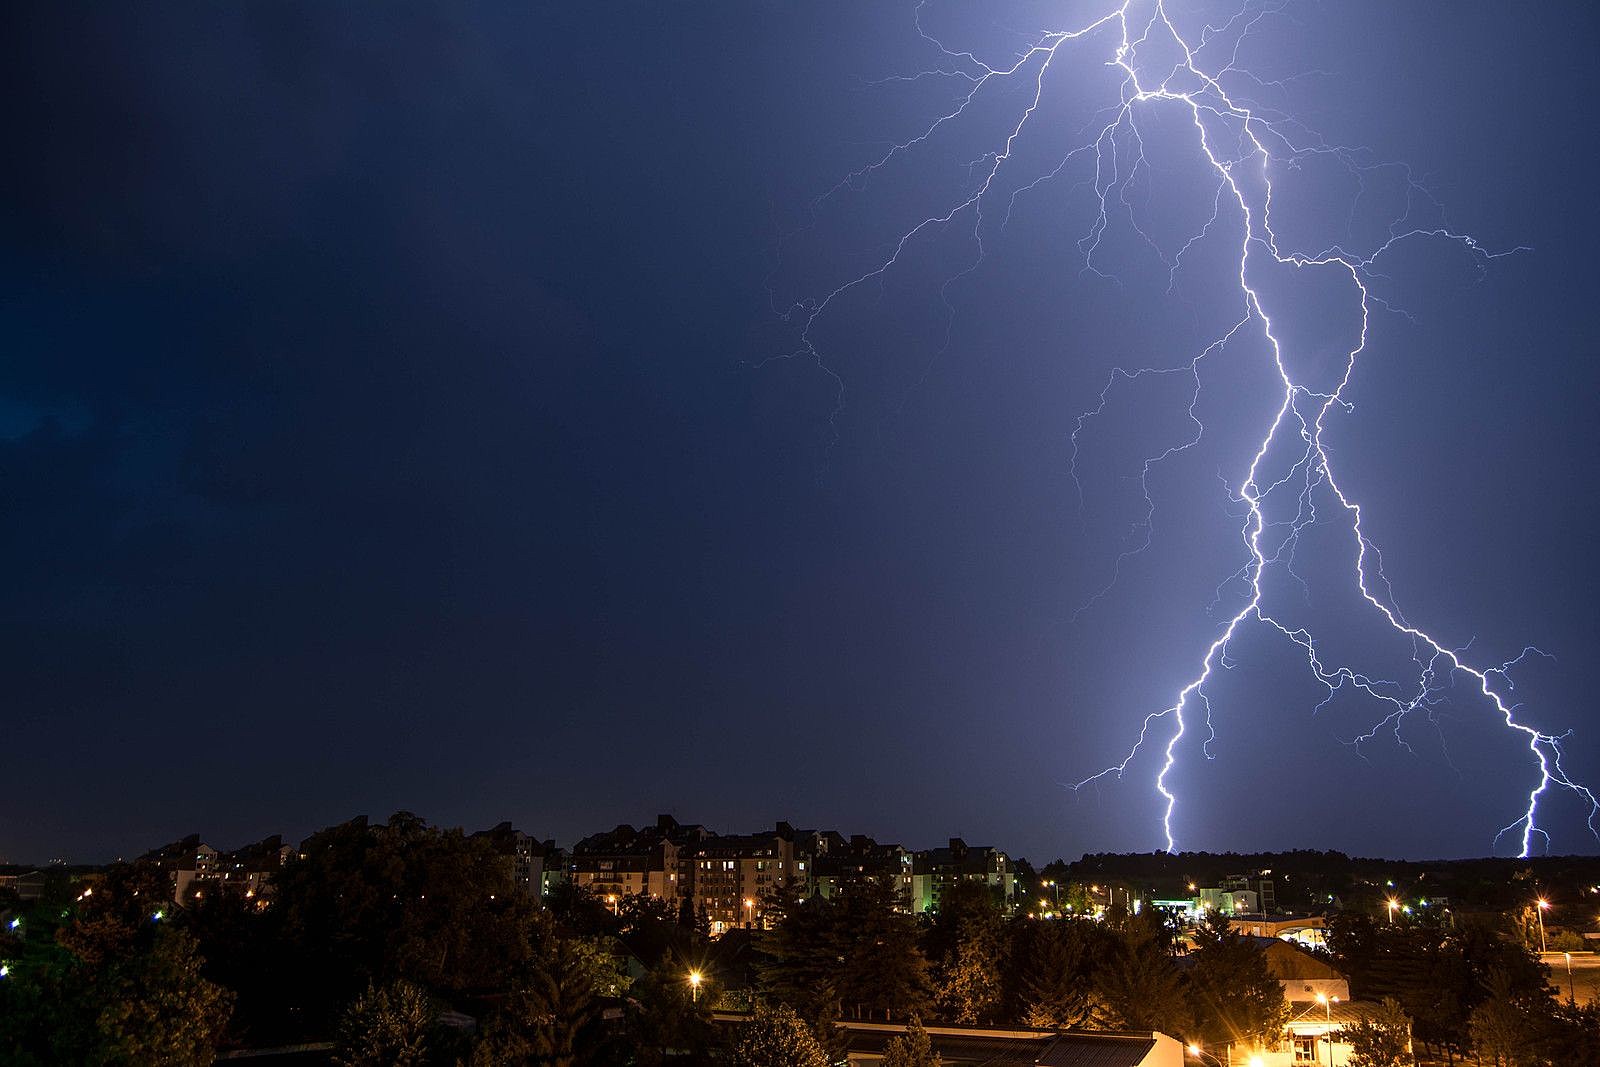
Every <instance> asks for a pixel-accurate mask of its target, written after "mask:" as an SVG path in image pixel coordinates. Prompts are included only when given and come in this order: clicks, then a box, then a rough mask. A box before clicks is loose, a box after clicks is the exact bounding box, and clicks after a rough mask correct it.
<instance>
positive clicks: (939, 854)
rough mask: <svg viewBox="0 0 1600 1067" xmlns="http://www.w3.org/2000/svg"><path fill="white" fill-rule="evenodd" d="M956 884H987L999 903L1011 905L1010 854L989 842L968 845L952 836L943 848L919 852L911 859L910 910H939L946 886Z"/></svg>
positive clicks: (1012, 877) (1013, 881) (1013, 882)
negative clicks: (986, 843)
mask: <svg viewBox="0 0 1600 1067" xmlns="http://www.w3.org/2000/svg"><path fill="white" fill-rule="evenodd" d="M958 884H979V885H986V886H988V887H989V888H990V889H991V890H992V891H993V892H994V893H995V895H996V896H997V897H998V899H999V901H1000V903H1001V906H1002V907H1004V908H1006V909H1008V910H1009V909H1010V908H1011V906H1012V905H1013V904H1014V903H1015V898H1016V872H1015V871H1014V870H1013V869H1012V866H1011V857H1009V856H1007V855H1006V854H1005V853H1004V852H1001V851H1000V850H999V849H997V848H993V847H991V846H988V845H969V844H967V843H966V842H965V841H963V840H961V838H959V837H952V838H951V839H950V844H949V845H948V846H946V847H945V848H935V849H930V850H928V851H926V852H918V853H916V854H915V855H914V856H913V857H912V863H911V910H912V911H913V912H915V913H917V914H919V915H920V914H923V913H925V912H930V911H938V910H939V900H940V898H941V897H943V895H944V893H945V890H947V889H949V888H950V887H952V886H955V885H958Z"/></svg>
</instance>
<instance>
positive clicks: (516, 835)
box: [472, 822, 556, 900]
mask: <svg viewBox="0 0 1600 1067" xmlns="http://www.w3.org/2000/svg"><path fill="white" fill-rule="evenodd" d="M472 836H473V838H474V839H475V840H483V841H487V842H488V843H489V846H490V847H491V848H493V849H494V850H495V851H496V852H497V853H499V854H500V855H501V856H504V857H506V858H507V859H508V860H510V862H511V872H512V876H513V877H514V878H515V879H516V882H517V888H518V889H520V890H522V892H523V893H524V894H525V895H527V896H530V897H532V898H533V899H534V900H540V899H542V898H543V896H544V881H545V879H544V871H545V866H546V864H547V862H548V860H549V857H550V853H552V852H554V851H555V847H556V843H555V842H554V841H540V840H539V839H538V838H536V837H534V836H532V835H531V834H525V833H523V832H522V831H521V830H518V829H515V828H514V827H512V825H511V823H509V822H503V823H500V824H499V825H497V826H493V827H491V828H489V829H487V830H479V831H478V832H477V833H475V834H473V835H472Z"/></svg>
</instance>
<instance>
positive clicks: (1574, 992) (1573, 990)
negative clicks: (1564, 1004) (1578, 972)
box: [1562, 952, 1578, 1005]
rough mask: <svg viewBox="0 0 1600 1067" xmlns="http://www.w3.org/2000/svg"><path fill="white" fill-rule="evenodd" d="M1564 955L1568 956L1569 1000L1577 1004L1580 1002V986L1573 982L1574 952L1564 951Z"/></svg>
mask: <svg viewBox="0 0 1600 1067" xmlns="http://www.w3.org/2000/svg"><path fill="white" fill-rule="evenodd" d="M1562 955H1563V956H1565V957H1567V1001H1568V1003H1570V1004H1573V1005H1576V1004H1577V1003H1578V988H1577V986H1574V985H1573V984H1572V953H1570V952H1563V953H1562Z"/></svg>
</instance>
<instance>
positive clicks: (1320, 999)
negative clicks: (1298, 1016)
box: [1317, 993, 1328, 1004]
mask: <svg viewBox="0 0 1600 1067" xmlns="http://www.w3.org/2000/svg"><path fill="white" fill-rule="evenodd" d="M1317 1003H1318V1004H1326V1003H1328V994H1326V993H1318V994H1317Z"/></svg>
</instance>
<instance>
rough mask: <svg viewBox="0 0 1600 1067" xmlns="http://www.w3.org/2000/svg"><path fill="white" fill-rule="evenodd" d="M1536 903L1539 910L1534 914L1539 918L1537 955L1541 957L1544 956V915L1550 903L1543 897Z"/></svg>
mask: <svg viewBox="0 0 1600 1067" xmlns="http://www.w3.org/2000/svg"><path fill="white" fill-rule="evenodd" d="M1538 903H1539V910H1538V911H1537V913H1536V914H1537V915H1538V916H1539V954H1540V955H1541V956H1542V955H1544V913H1545V911H1546V910H1547V909H1548V908H1549V907H1550V902H1549V901H1548V900H1546V899H1544V897H1540V898H1539V902H1538Z"/></svg>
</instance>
